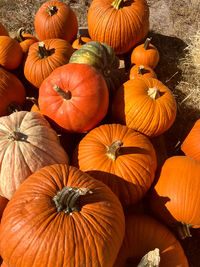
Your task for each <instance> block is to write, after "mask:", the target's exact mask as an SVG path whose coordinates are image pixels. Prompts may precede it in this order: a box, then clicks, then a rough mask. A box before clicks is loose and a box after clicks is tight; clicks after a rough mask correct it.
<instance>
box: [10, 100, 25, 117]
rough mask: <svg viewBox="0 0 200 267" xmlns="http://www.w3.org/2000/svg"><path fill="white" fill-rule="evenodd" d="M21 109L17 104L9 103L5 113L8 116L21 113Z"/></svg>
mask: <svg viewBox="0 0 200 267" xmlns="http://www.w3.org/2000/svg"><path fill="white" fill-rule="evenodd" d="M21 110H22V109H21V107H20V105H19V104H18V103H17V102H11V103H10V104H9V105H8V106H7V113H8V115H10V114H12V113H14V112H16V111H21Z"/></svg>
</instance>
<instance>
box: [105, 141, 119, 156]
mask: <svg viewBox="0 0 200 267" xmlns="http://www.w3.org/2000/svg"><path fill="white" fill-rule="evenodd" d="M122 145H123V143H122V142H121V141H115V142H113V143H112V144H111V145H110V146H107V153H106V155H107V156H108V157H109V158H111V159H112V160H116V159H117V157H118V156H119V154H120V148H121V146H122Z"/></svg>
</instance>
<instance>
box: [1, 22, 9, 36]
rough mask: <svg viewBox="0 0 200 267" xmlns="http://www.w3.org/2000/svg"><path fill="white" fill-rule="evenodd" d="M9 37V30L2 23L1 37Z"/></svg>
mask: <svg viewBox="0 0 200 267" xmlns="http://www.w3.org/2000/svg"><path fill="white" fill-rule="evenodd" d="M1 35H3V36H9V33H8V31H7V29H6V28H5V27H4V25H3V24H2V23H1V22H0V36H1Z"/></svg>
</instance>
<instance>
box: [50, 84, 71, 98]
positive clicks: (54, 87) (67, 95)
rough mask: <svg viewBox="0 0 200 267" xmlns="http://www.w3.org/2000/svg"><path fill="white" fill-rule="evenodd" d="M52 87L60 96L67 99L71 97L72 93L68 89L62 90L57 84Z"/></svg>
mask: <svg viewBox="0 0 200 267" xmlns="http://www.w3.org/2000/svg"><path fill="white" fill-rule="evenodd" d="M53 89H54V90H55V91H56V93H57V94H59V95H60V96H62V97H63V98H64V99H65V100H69V99H70V98H71V97H72V94H71V92H70V91H64V90H62V89H61V88H60V87H59V86H58V85H57V84H55V85H54V86H53Z"/></svg>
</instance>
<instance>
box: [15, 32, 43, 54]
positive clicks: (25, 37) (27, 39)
mask: <svg viewBox="0 0 200 267" xmlns="http://www.w3.org/2000/svg"><path fill="white" fill-rule="evenodd" d="M16 40H17V41H18V42H19V44H20V46H21V48H22V51H23V53H24V54H26V53H27V52H28V50H29V47H30V46H31V45H32V44H34V43H36V42H39V40H38V38H37V37H36V36H34V35H32V34H29V33H24V29H23V28H20V29H19V30H18V32H17V37H16Z"/></svg>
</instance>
